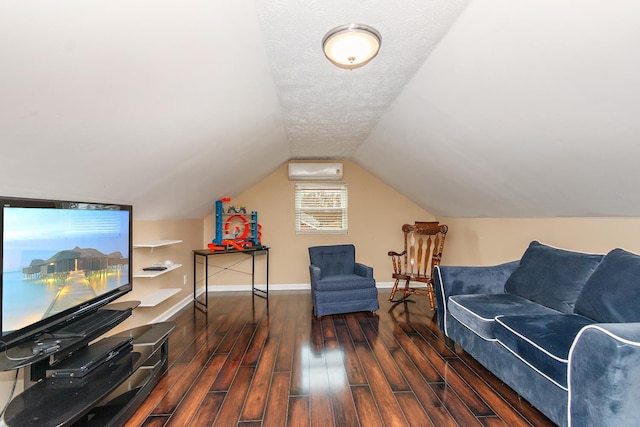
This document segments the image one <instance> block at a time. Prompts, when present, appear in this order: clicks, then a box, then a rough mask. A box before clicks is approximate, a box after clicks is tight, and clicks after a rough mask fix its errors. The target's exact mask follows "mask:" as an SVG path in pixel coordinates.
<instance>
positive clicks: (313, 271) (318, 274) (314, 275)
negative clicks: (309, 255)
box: [309, 264, 322, 289]
mask: <svg viewBox="0 0 640 427" xmlns="http://www.w3.org/2000/svg"><path fill="white" fill-rule="evenodd" d="M309 276H310V277H311V289H315V287H316V283H317V282H318V280H320V279H321V278H322V271H321V270H320V267H318V266H315V265H313V264H309Z"/></svg>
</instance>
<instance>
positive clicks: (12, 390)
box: [0, 368, 20, 417]
mask: <svg viewBox="0 0 640 427" xmlns="http://www.w3.org/2000/svg"><path fill="white" fill-rule="evenodd" d="M19 372H20V368H18V369H16V376H15V377H14V378H13V386H12V387H11V393H9V397H8V398H7V402H6V403H5V404H4V408H2V412H0V417H2V416H3V415H4V413H5V411H6V410H7V408H8V407H9V403H11V400H12V399H13V393H15V391H16V384H17V383H18V373H19Z"/></svg>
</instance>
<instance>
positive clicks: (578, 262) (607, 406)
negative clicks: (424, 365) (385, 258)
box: [434, 241, 640, 427]
mask: <svg viewBox="0 0 640 427" xmlns="http://www.w3.org/2000/svg"><path fill="white" fill-rule="evenodd" d="M434 276H435V287H436V298H437V302H438V307H439V309H438V321H439V326H440V328H441V329H442V330H443V331H444V333H445V335H446V336H447V337H449V338H450V339H452V340H453V341H454V342H455V343H457V344H458V345H459V346H460V347H462V348H463V349H464V350H465V351H466V352H467V353H469V354H470V355H471V356H473V357H474V358H475V359H476V360H478V361H479V362H480V363H482V364H483V365H484V366H485V367H486V368H488V369H489V370H490V371H491V372H493V373H494V374H495V375H496V376H497V377H499V378H500V379H501V380H502V381H504V382H505V383H506V384H507V385H509V386H510V387H511V388H513V389H514V390H515V391H516V392H517V393H518V394H520V396H522V397H524V398H525V399H527V400H528V401H529V402H530V403H531V404H532V405H533V406H535V407H536V408H538V409H539V410H540V411H541V412H543V413H544V414H545V415H547V416H548V417H549V418H550V419H551V420H552V421H554V422H555V423H557V424H558V425H561V426H581V427H582V426H626V425H629V426H630V425H634V426H637V425H640V256H638V255H636V254H632V253H630V252H627V251H625V250H623V249H614V250H612V251H611V252H609V253H608V254H606V255H600V254H587V253H581V252H573V251H568V250H563V249H558V248H554V247H550V246H547V245H544V244H541V243H540V242H537V241H534V242H531V244H530V245H529V247H528V248H527V250H526V251H525V253H524V255H523V256H522V258H521V259H520V260H519V261H514V262H509V263H506V264H501V265H496V266H489V267H456V266H440V267H437V268H436V271H435V274H434Z"/></svg>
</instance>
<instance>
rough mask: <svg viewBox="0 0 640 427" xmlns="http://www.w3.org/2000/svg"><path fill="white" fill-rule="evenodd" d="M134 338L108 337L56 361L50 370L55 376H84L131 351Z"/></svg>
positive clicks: (52, 375)
mask: <svg viewBox="0 0 640 427" xmlns="http://www.w3.org/2000/svg"><path fill="white" fill-rule="evenodd" d="M132 341H133V338H130V337H107V338H103V339H101V340H100V341H97V342H95V343H93V344H91V345H90V346H87V347H84V348H82V349H80V350H78V351H76V352H75V353H73V354H72V355H71V356H69V357H68V358H66V359H63V360H61V361H60V362H57V363H55V364H54V365H53V366H51V368H50V369H48V371H49V372H50V373H51V377H53V378H78V377H84V376H85V375H87V374H88V373H90V372H91V371H93V370H94V369H96V368H97V367H98V366H100V365H102V364H103V363H106V362H108V361H110V360H112V359H117V358H118V357H122V356H124V355H125V354H127V353H129V352H130V351H131V349H132V348H133V344H132Z"/></svg>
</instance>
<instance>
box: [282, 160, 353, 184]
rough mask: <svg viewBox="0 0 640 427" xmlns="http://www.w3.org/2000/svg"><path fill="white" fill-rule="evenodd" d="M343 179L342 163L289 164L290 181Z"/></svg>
mask: <svg viewBox="0 0 640 427" xmlns="http://www.w3.org/2000/svg"><path fill="white" fill-rule="evenodd" d="M341 179H342V163H289V180H291V181H311V180H325V181H335V180H341Z"/></svg>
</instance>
